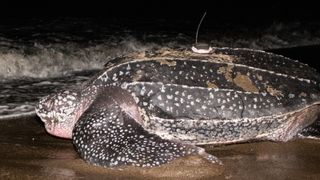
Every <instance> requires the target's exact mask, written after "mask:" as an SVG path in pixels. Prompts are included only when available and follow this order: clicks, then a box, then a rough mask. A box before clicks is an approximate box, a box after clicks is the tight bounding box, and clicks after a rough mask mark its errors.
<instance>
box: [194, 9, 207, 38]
mask: <svg viewBox="0 0 320 180" xmlns="http://www.w3.org/2000/svg"><path fill="white" fill-rule="evenodd" d="M206 14H207V12H204V14H203V16H202V18H201V20H200V22H199V24H198V28H197V32H196V44H197V43H198V34H199V29H200V26H201V23H202V21H203V19H204V17H205V16H206Z"/></svg>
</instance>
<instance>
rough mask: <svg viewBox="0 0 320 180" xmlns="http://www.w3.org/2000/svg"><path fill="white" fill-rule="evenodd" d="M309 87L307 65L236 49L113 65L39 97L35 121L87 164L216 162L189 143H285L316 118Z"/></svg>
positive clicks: (313, 81)
mask: <svg viewBox="0 0 320 180" xmlns="http://www.w3.org/2000/svg"><path fill="white" fill-rule="evenodd" d="M270 63H272V65H270ZM319 80H320V76H319V74H318V73H317V72H316V71H315V70H314V69H312V68H310V67H308V66H307V65H304V64H302V63H299V62H297V61H292V60H290V59H288V58H285V57H282V56H278V55H274V54H270V53H265V52H262V51H252V50H246V49H229V48H220V49H214V52H213V53H212V54H208V55H195V54H192V53H191V54H185V55H184V56H183V58H181V57H172V56H168V57H157V56H155V57H146V58H143V59H136V60H130V61H128V60H126V59H123V60H118V61H116V62H110V63H109V64H108V65H107V67H106V69H105V70H104V71H102V72H101V73H99V74H98V75H97V76H95V77H94V78H92V79H91V80H90V81H88V82H87V83H86V84H84V85H83V86H82V87H80V88H79V89H77V90H68V91H63V92H60V93H58V94H54V95H51V96H48V97H45V98H44V99H42V100H41V101H40V103H39V105H38V106H37V114H38V115H39V116H40V117H41V119H42V120H43V121H44V122H45V124H46V129H47V131H48V132H49V133H51V134H53V135H56V136H60V137H65V138H72V139H73V142H74V144H75V147H76V149H77V151H78V152H79V154H80V156H81V157H82V158H84V159H85V160H86V161H88V162H90V163H92V164H95V165H100V166H105V167H115V166H121V165H134V166H143V167H152V166H158V165H161V164H164V163H167V162H169V161H171V160H173V159H175V158H178V157H181V156H186V155H189V154H200V155H202V156H203V157H205V158H207V159H208V160H210V161H212V162H219V163H220V161H219V160H218V159H217V158H215V157H214V156H212V155H209V154H207V153H205V152H204V150H203V149H201V148H199V147H196V146H195V145H199V144H228V143H235V142H243V141H248V140H257V139H261V140H262V139H265V140H273V141H288V140H290V139H292V138H294V137H295V136H296V135H297V134H298V133H299V132H300V131H301V130H302V129H303V128H304V127H307V126H308V125H310V124H311V123H313V122H314V120H315V119H316V117H317V115H318V114H319V100H320V96H319V94H320V93H319Z"/></svg>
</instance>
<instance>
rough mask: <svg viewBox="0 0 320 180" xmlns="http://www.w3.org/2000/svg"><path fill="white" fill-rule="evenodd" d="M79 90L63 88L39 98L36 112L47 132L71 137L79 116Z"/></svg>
mask: <svg viewBox="0 0 320 180" xmlns="http://www.w3.org/2000/svg"><path fill="white" fill-rule="evenodd" d="M80 98H81V96H80V92H79V91H77V90H64V91H60V92H58V93H55V94H52V95H48V96H45V97H43V98H42V99H40V101H39V103H38V104H37V106H36V113H37V115H38V116H39V117H40V118H41V120H42V121H43V122H44V124H45V128H46V130H47V132H48V133H50V134H51V135H54V136H58V137H62V138H71V136H72V130H73V127H74V125H75V123H76V122H77V120H78V118H79V116H80V115H79V113H78V112H79V105H80Z"/></svg>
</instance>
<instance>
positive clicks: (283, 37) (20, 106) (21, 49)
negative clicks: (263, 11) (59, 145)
mask: <svg viewBox="0 0 320 180" xmlns="http://www.w3.org/2000/svg"><path fill="white" fill-rule="evenodd" d="M207 21H210V20H207ZM211 21H212V20H211ZM197 23H198V21H191V20H179V21H172V20H171V21H168V20H165V19H160V18H159V19H112V18H110V19H106V18H103V19H98V18H95V19H93V18H55V19H54V18H51V19H44V18H42V19H40V18H33V19H24V20H21V19H20V20H18V19H7V20H6V21H4V22H1V23H0V120H3V119H10V118H12V117H20V116H27V115H31V114H34V107H35V104H36V103H37V101H38V100H39V98H41V97H43V96H45V95H47V94H50V93H52V92H55V91H57V90H59V89H61V88H66V87H68V86H73V85H76V84H80V83H82V82H84V81H86V80H88V79H90V77H91V76H93V75H94V74H95V73H97V72H98V71H100V70H101V69H102V67H103V65H104V64H105V63H106V62H108V61H109V60H111V59H113V58H116V57H120V56H126V55H128V54H130V53H137V52H144V51H152V50H157V49H163V48H167V49H179V48H184V49H186V48H190V47H191V46H192V44H193V43H194V42H195V30H196V27H197ZM319 27H320V23H318V22H308V23H304V22H299V21H296V22H274V23H271V24H263V25H259V26H253V25H241V24H240V25H239V24H230V23H229V24H228V23H226V24H214V23H207V25H206V23H205V22H204V24H203V26H202V28H201V30H200V32H199V39H198V41H200V42H206V43H208V44H210V45H211V46H217V47H223V46H228V47H243V48H253V49H260V50H268V49H278V48H292V47H299V46H307V45H315V44H320V28H319Z"/></svg>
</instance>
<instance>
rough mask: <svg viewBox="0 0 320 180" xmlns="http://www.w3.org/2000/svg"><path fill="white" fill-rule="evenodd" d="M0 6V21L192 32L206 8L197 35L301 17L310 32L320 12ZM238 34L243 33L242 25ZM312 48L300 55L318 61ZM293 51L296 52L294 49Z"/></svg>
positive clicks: (278, 7) (254, 6)
mask: <svg viewBox="0 0 320 180" xmlns="http://www.w3.org/2000/svg"><path fill="white" fill-rule="evenodd" d="M1 7H2V8H1V11H0V24H14V25H19V24H27V23H29V20H30V19H32V18H37V19H43V20H44V21H46V20H48V19H49V20H52V19H57V18H65V17H72V18H77V20H81V18H91V19H90V23H92V24H95V25H99V23H100V22H101V21H103V22H104V23H108V21H109V20H110V19H113V20H114V21H116V22H117V23H119V24H121V25H122V26H123V27H125V28H129V29H135V30H136V31H139V32H141V33H143V32H145V31H148V32H158V31H166V32H170V31H179V32H192V31H195V29H196V27H197V24H198V22H199V19H200V18H201V16H202V14H203V13H204V12H205V11H206V12H207V16H206V18H205V20H204V22H203V24H202V27H201V30H200V35H201V31H202V32H208V31H209V32H218V34H223V33H224V31H226V32H225V34H227V33H231V34H232V35H231V36H237V31H239V29H243V27H245V28H246V29H245V30H244V31H245V33H247V34H249V36H250V33H251V32H252V33H251V35H252V34H254V33H255V31H260V29H266V28H268V27H269V26H270V25H272V24H274V23H279V22H280V23H283V24H284V26H286V24H288V23H291V22H293V23H296V22H299V23H300V24H301V25H300V26H299V27H297V28H298V30H300V31H304V29H303V28H305V27H306V28H308V29H306V31H308V32H311V36H313V35H314V34H315V33H313V32H314V31H318V29H317V28H318V27H319V23H320V21H319V15H320V13H319V12H320V11H319V10H318V6H317V5H316V3H315V2H314V3H311V2H304V1H298V2H293V1H292V2H283V1H281V2H279V1H278V2H273V1H252V2H243V1H240V2H239V1H192V0H191V1H167V0H162V1H120V0H117V1H21V2H19V1H2V2H1ZM114 21H113V22H114ZM146 22H147V23H146ZM310 24H312V26H311V25H310ZM314 24H317V25H316V26H314ZM104 25H105V24H104ZM297 28H296V29H297ZM299 28H300V29H299ZM0 31H1V30H0ZM119 31H120V30H119ZM241 33H242V34H241V36H242V35H243V30H242V32H241ZM317 35H319V34H317ZM309 38H312V37H309ZM314 44H318V42H317V43H314ZM314 44H312V45H314ZM227 45H228V44H227ZM230 46H231V44H230ZM293 46H294V47H296V46H300V45H293ZM267 49H270V48H267ZM271 49H273V47H271ZM276 49H278V48H276ZM314 49H318V47H317V46H316V47H311V48H310V49H305V50H304V51H307V53H304V54H303V55H306V56H309V58H308V61H309V62H310V63H312V64H313V65H317V63H315V62H314V60H315V57H314V56H313V55H310V53H311V54H312V53H314V51H315V50H314ZM289 51H290V50H289ZM293 52H294V53H295V54H297V52H296V50H293ZM294 53H293V54H292V53H291V55H292V57H294V58H298V59H299V58H300V55H298V54H297V55H295V54H294ZM289 54H290V53H289Z"/></svg>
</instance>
